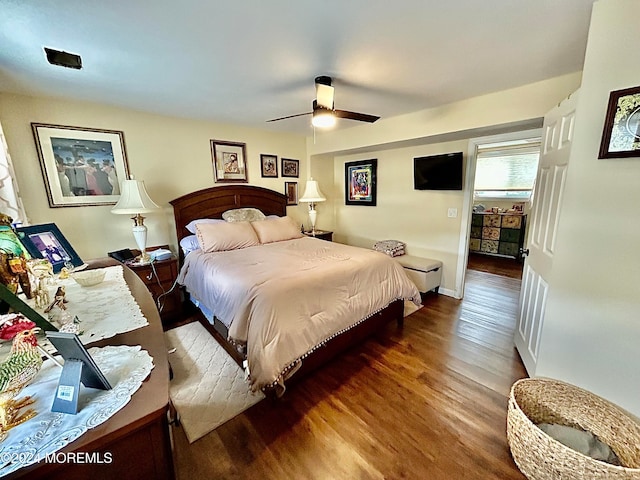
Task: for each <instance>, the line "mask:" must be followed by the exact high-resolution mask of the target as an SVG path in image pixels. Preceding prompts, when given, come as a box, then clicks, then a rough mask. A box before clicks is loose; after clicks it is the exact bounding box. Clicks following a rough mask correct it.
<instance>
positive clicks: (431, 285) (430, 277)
mask: <svg viewBox="0 0 640 480" xmlns="http://www.w3.org/2000/svg"><path fill="white" fill-rule="evenodd" d="M393 258H394V259H395V260H396V261H397V262H398V263H399V264H400V265H402V266H403V267H404V270H405V272H407V276H408V277H409V278H410V279H411V280H412V281H413V283H415V284H416V287H418V290H419V291H420V292H422V293H424V292H429V291H431V290H433V291H434V292H437V291H438V287H440V281H441V279H442V262H441V261H440V260H434V259H432V258H423V257H416V256H414V255H400V256H399V257H393Z"/></svg>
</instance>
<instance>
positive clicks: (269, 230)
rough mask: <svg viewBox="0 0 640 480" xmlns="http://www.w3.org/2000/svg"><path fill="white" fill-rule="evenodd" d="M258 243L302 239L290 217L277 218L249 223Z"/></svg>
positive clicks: (298, 229) (297, 227) (298, 228)
mask: <svg viewBox="0 0 640 480" xmlns="http://www.w3.org/2000/svg"><path fill="white" fill-rule="evenodd" d="M251 226H252V227H253V229H254V230H255V231H256V234H257V235H258V239H259V240H260V243H273V242H281V241H283V240H291V239H293V238H300V237H302V233H301V232H300V227H299V226H298V224H297V223H296V222H295V221H294V220H293V218H291V217H279V218H273V219H268V220H262V221H259V222H251Z"/></svg>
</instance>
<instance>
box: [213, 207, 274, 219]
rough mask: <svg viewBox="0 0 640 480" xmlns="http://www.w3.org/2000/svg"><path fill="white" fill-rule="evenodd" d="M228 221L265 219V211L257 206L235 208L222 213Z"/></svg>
mask: <svg viewBox="0 0 640 480" xmlns="http://www.w3.org/2000/svg"><path fill="white" fill-rule="evenodd" d="M222 218H224V219H225V220H226V221H227V222H256V221H258V220H264V218H265V217H264V213H262V212H261V211H260V210H258V209H257V208H235V209H233V210H227V211H226V212H224V213H223V214H222Z"/></svg>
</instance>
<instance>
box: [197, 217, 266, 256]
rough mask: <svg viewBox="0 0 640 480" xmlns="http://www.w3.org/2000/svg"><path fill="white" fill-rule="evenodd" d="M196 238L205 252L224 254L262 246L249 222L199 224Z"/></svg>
mask: <svg viewBox="0 0 640 480" xmlns="http://www.w3.org/2000/svg"><path fill="white" fill-rule="evenodd" d="M196 236H197V237H198V243H199V244H200V248H202V250H203V251H205V252H223V251H226V250H236V249H238V248H246V247H253V246H254V245H260V241H259V240H258V237H257V236H256V232H255V230H254V229H253V227H252V226H251V224H250V223H249V222H234V223H227V222H224V223H199V224H197V225H196Z"/></svg>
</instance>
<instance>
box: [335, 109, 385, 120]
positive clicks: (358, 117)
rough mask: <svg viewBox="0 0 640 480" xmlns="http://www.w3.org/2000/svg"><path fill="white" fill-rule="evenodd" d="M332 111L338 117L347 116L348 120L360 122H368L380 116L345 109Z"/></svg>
mask: <svg viewBox="0 0 640 480" xmlns="http://www.w3.org/2000/svg"><path fill="white" fill-rule="evenodd" d="M334 113H335V115H336V117H338V118H348V119H349V120H358V121H360V122H368V123H373V122H375V121H376V120H378V119H379V118H380V117H376V116H375V115H367V114H366V113H357V112H348V111H346V110H334Z"/></svg>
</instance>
